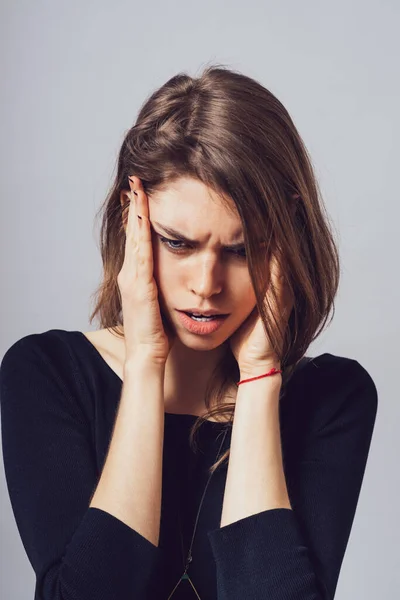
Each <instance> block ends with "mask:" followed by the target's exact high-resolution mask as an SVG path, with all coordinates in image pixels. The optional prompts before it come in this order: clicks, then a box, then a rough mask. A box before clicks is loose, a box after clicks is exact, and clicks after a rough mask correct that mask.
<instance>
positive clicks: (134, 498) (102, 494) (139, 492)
mask: <svg viewBox="0 0 400 600" xmlns="http://www.w3.org/2000/svg"><path fill="white" fill-rule="evenodd" d="M163 442H164V367H161V366H157V365H153V364H152V363H149V362H147V361H146V360H145V359H143V358H139V357H138V358H137V359H131V360H130V361H129V363H128V364H125V366H124V384H123V389H122V394H121V400H120V404H119V408H118V415H117V418H116V421H115V426H114V431H113V435H112V439H111V443H110V447H109V450H108V455H107V459H106V462H105V464H104V467H103V471H102V474H101V478H100V481H99V483H98V485H97V488H96V491H95V493H94V496H93V498H92V499H91V502H90V506H91V507H94V508H99V509H101V510H104V511H106V512H108V513H110V514H112V515H114V516H115V517H117V518H118V519H120V521H123V522H124V523H126V524H127V525H129V527H131V528H132V529H135V530H136V531H138V532H139V533H140V534H141V535H143V536H144V537H145V538H146V539H148V540H149V541H150V542H151V543H152V544H154V545H155V546H158V540H159V535H160V519H161V489H162V454H163Z"/></svg>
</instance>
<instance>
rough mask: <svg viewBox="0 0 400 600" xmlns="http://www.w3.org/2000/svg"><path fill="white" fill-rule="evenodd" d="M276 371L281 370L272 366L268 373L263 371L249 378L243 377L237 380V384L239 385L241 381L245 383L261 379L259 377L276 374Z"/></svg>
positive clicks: (280, 371) (279, 371)
mask: <svg viewBox="0 0 400 600" xmlns="http://www.w3.org/2000/svg"><path fill="white" fill-rule="evenodd" d="M278 373H282V370H281V369H276V368H275V367H272V369H271V370H270V371H268V373H264V375H258V376H257V377H251V378H250V379H243V380H242V381H238V382H237V385H240V384H242V383H247V382H248V381H254V380H255V379H261V377H268V376H269V375H277V374H278Z"/></svg>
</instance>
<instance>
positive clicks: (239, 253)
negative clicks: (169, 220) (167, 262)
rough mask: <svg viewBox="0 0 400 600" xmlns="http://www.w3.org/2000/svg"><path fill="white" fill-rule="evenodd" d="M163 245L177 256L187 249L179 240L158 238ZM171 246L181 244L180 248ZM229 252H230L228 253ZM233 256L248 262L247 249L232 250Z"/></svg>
mask: <svg viewBox="0 0 400 600" xmlns="http://www.w3.org/2000/svg"><path fill="white" fill-rule="evenodd" d="M158 237H159V238H160V241H161V243H162V244H164V245H165V246H166V247H167V248H168V249H169V250H171V252H175V253H176V254H179V253H182V252H185V250H186V249H187V245H186V244H185V243H184V242H180V241H179V240H171V239H168V238H166V237H163V236H161V235H159V236H158ZM171 244H180V246H179V247H176V246H172V245H171ZM228 252H229V251H228ZM230 252H231V253H232V254H234V255H235V256H236V257H237V258H241V259H243V260H246V248H245V247H243V248H239V249H238V250H230Z"/></svg>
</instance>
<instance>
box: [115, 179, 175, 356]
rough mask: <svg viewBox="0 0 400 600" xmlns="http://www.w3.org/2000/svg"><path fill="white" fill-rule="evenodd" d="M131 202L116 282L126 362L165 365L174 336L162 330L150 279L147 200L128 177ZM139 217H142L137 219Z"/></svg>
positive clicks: (135, 181)
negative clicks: (140, 361) (137, 360)
mask: <svg viewBox="0 0 400 600" xmlns="http://www.w3.org/2000/svg"><path fill="white" fill-rule="evenodd" d="M129 181H130V184H129V185H130V187H131V202H130V206H129V209H128V222H127V226H126V238H125V257H124V263H123V265H122V269H121V271H120V272H119V274H118V277H117V282H118V287H119V290H120V294H121V303H122V314H123V326H124V337H125V347H126V358H125V362H126V361H127V360H129V359H130V358H133V360H135V359H136V358H137V357H142V356H143V357H144V358H145V359H146V360H149V361H150V362H154V363H155V364H157V365H165V362H166V360H167V357H168V354H169V351H170V350H171V347H172V345H173V343H174V340H175V334H173V333H172V332H171V331H169V330H168V331H167V326H166V327H165V328H164V325H163V321H162V317H161V311H160V305H159V302H158V289H157V284H156V282H155V279H154V276H153V268H154V261H153V247H152V240H151V230H150V221H149V206H148V198H147V195H146V193H145V191H144V189H143V185H142V182H141V180H140V179H139V178H138V177H129ZM137 215H140V216H141V217H142V218H141V219H138V216H137Z"/></svg>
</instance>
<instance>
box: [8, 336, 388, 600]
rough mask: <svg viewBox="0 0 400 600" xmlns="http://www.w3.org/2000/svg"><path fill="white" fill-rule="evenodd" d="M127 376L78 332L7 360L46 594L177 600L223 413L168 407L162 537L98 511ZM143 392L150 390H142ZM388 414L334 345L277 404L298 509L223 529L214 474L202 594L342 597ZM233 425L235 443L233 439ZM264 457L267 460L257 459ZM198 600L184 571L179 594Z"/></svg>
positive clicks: (26, 506) (203, 517)
mask: <svg viewBox="0 0 400 600" xmlns="http://www.w3.org/2000/svg"><path fill="white" fill-rule="evenodd" d="M122 384H123V383H122V380H121V379H120V378H119V377H118V375H117V374H116V373H115V372H114V371H113V369H111V367H110V366H109V365H108V364H107V363H106V362H105V360H104V359H103V357H102V356H101V355H100V354H99V352H98V351H97V350H96V348H95V346H93V345H92V344H91V342H90V341H89V340H88V339H87V338H86V336H85V335H84V334H83V333H82V332H80V331H66V330H61V329H52V330H49V331H45V332H43V333H34V334H30V335H27V336H25V337H23V338H21V339H19V340H18V341H16V342H15V343H14V344H13V345H12V346H11V347H10V348H9V349H8V350H7V352H6V354H5V355H4V357H3V360H2V363H1V366H0V407H1V433H2V447H3V460H4V467H5V475H6V482H7V487H8V492H9V496H10V500H11V505H12V510H13V514H14V516H15V520H16V525H17V528H18V531H19V534H20V537H21V540H22V543H23V546H24V549H25V551H26V554H27V557H28V559H29V562H30V564H31V566H32V568H33V570H34V572H35V575H36V586H35V596H34V597H35V600H144V599H147V600H157V599H160V600H166V599H167V598H168V596H169V594H170V593H171V591H172V590H173V588H174V587H175V585H176V583H177V581H178V580H179V578H180V577H181V575H182V573H183V571H184V565H185V563H184V558H183V556H182V549H181V541H180V536H179V529H178V525H177V523H178V521H177V519H178V511H180V514H181V518H182V521H183V532H184V546H185V547H184V551H185V558H186V554H187V551H188V547H189V544H190V538H191V534H192V532H193V528H194V520H195V516H196V513H197V509H198V506H199V503H200V499H201V495H202V493H203V490H204V486H205V483H206V480H207V478H208V475H209V473H208V471H207V469H208V467H209V466H210V465H211V464H213V463H214V462H215V458H216V454H217V451H218V449H219V446H220V443H221V435H222V432H223V431H225V428H226V427H227V425H226V424H224V423H219V422H212V421H205V422H204V424H202V425H201V427H200V430H199V432H198V438H197V440H198V450H197V452H194V451H193V450H192V449H191V447H190V446H189V439H188V437H189V431H190V428H191V426H192V425H193V423H194V421H195V420H196V418H197V417H196V416H194V415H190V414H170V413H166V414H165V429H164V447H163V474H162V482H163V483H162V485H163V487H162V506H161V523H160V538H159V545H158V546H155V545H154V544H152V543H151V542H150V541H149V540H147V539H146V538H144V537H143V536H142V535H141V534H139V533H138V532H137V531H135V530H134V529H132V528H131V527H129V526H128V525H126V524H125V523H124V522H122V521H120V520H119V519H118V518H116V517H115V516H113V515H111V514H110V513H108V512H106V511H103V510H100V509H98V508H94V507H89V504H90V500H91V497H92V495H93V493H94V490H95V488H96V486H97V483H98V480H99V478H100V475H101V471H102V467H103V465H104V462H105V459H106V453H107V450H108V446H109V443H110V440H111V436H112V429H113V424H114V421H115V417H116V411H117V407H118V402H119V399H120V396H121V390H122ZM144 401H145V399H144ZM376 412H377V390H376V387H375V384H374V381H373V380H372V378H371V376H370V375H369V373H368V372H367V371H366V370H365V368H364V367H363V366H361V365H360V363H359V362H357V361H356V360H354V359H350V358H345V357H341V356H335V355H333V354H329V353H324V354H321V355H319V356H317V357H315V358H312V359H310V360H309V361H308V362H307V364H306V365H305V366H304V367H303V368H302V369H299V370H298V372H295V373H294V375H293V376H292V377H291V379H290V380H289V381H288V384H287V386H286V388H285V393H284V394H283V396H282V398H281V400H280V404H279V416H280V429H281V441H282V455H283V463H284V472H285V478H286V482H287V488H288V494H289V498H290V502H291V506H292V510H291V509H288V508H277V509H271V510H265V511H263V512H260V513H257V514H254V515H251V516H249V517H246V518H243V519H240V520H239V521H236V522H234V523H230V524H229V525H226V526H224V527H220V519H221V512H222V503H223V494H224V488H225V482H226V474H227V464H226V463H225V464H224V465H222V467H220V468H218V469H217V471H216V472H215V473H214V475H213V476H212V478H211V481H210V484H209V487H208V490H207V494H206V496H205V499H204V503H203V506H202V509H201V511H200V517H199V521H198V525H197V531H196V535H195V539H194V545H193V549H192V555H193V562H192V563H191V565H190V567H189V571H188V573H189V575H190V578H191V580H192V581H193V584H194V585H195V587H196V589H197V591H198V593H199V595H200V598H201V600H211V599H218V600H332V599H333V598H334V595H335V590H336V586H337V582H338V578H339V572H340V569H341V564H342V561H343V558H344V554H345V550H346V546H347V543H348V539H349V536H350V532H351V528H352V524H353V520H354V516H355V511H356V507H357V503H358V498H359V494H360V490H361V485H362V481H363V477H364V471H365V467H366V462H367V458H368V454H369V448H370V442H371V438H372V434H373V429H374V423H375V417H376ZM230 439H231V429H229V431H228V434H227V436H226V439H225V446H224V448H223V451H225V450H226V449H227V448H228V447H229V444H230ZM254 460H257V457H254ZM183 598H185V599H190V598H194V599H195V598H196V595H195V593H194V591H193V589H192V587H191V585H190V583H188V582H187V581H185V580H184V581H182V582H181V584H180V585H179V586H178V588H177V589H176V592H175V593H174V596H173V599H174V600H180V599H181V600H182V599H183Z"/></svg>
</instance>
